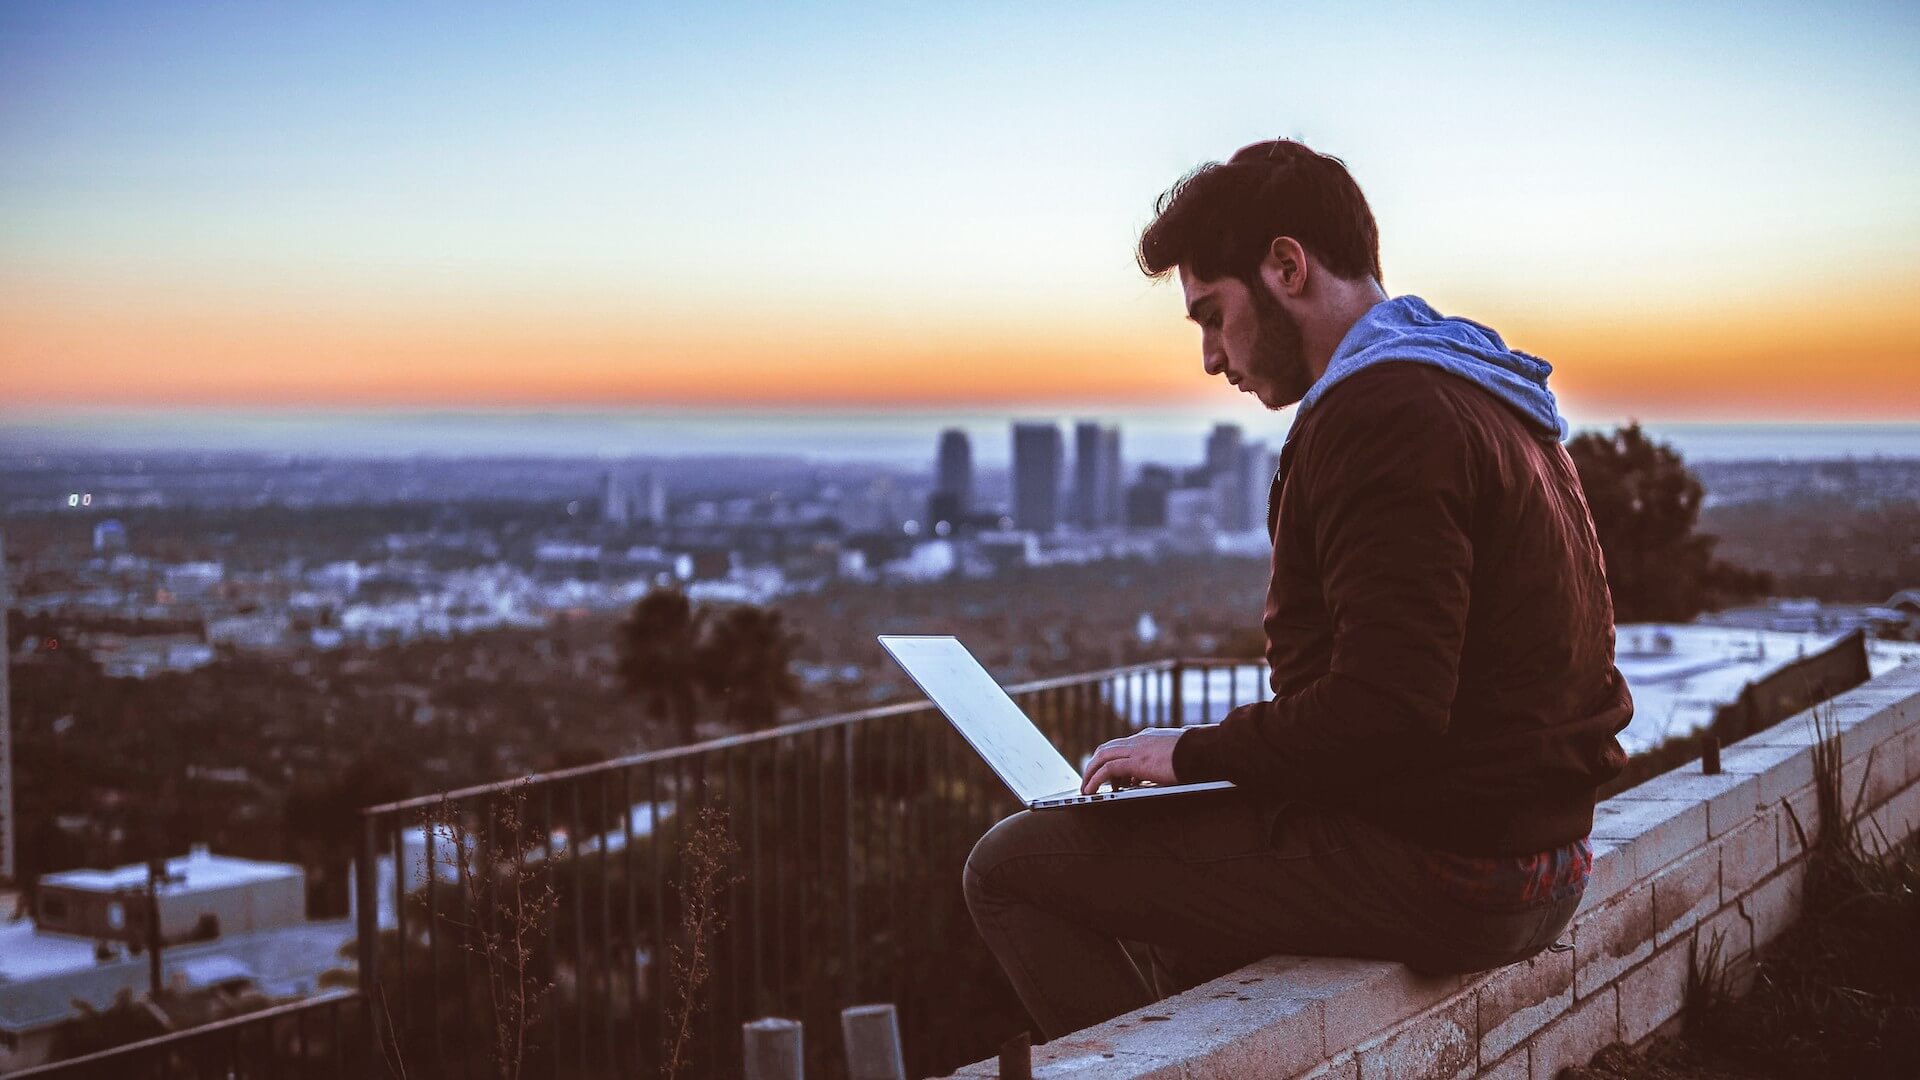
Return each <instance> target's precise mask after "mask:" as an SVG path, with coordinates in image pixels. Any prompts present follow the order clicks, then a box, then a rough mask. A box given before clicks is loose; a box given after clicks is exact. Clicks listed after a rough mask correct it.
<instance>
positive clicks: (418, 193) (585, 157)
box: [0, 3, 1920, 424]
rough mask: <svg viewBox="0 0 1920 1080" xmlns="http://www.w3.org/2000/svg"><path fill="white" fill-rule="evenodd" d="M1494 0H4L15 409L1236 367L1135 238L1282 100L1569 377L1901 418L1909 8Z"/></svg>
mask: <svg viewBox="0 0 1920 1080" xmlns="http://www.w3.org/2000/svg"><path fill="white" fill-rule="evenodd" d="M1490 14H1491V12H1490V11H1488V10H1485V9H1482V8H1480V7H1478V6H1475V5H1456V6H1455V7H1454V8H1453V10H1452V11H1451V12H1450V13H1449V15H1448V17H1446V18H1443V19H1432V20H1408V19H1403V18H1399V17H1397V16H1394V15H1392V14H1390V13H1385V12H1380V13H1347V12H1341V13H1338V14H1332V13H1327V12H1311V11H1307V12H1301V11H1291V10H1290V11H1286V12H1278V11H1272V10H1268V9H1261V8H1256V7H1253V6H1245V7H1233V6H1229V7H1227V8H1223V9H1221V10H1220V11H1219V12H1218V13H1217V18H1210V20H1209V25H1208V26H1207V28H1205V30H1204V32H1192V33H1182V32H1180V31H1181V30H1182V28H1183V24H1181V23H1179V22H1177V21H1175V20H1174V19H1172V18H1171V17H1170V15H1169V13H1167V12H1165V11H1164V10H1161V9H1157V8H1152V7H1147V6H1141V7H1138V8H1136V9H1132V10H1131V11H1123V12H1110V13H1106V14H1105V15H1104V16H1103V17H1101V18H1094V17H1092V16H1090V15H1086V14H1082V13H1080V12H1078V11H1076V10H1074V9H1070V8H1056V9H1050V10H1047V11H1041V12H1020V13H1012V12H1009V13H1004V14H975V15H971V16H967V17H964V18H961V17H956V16H954V15H953V14H952V13H946V14H944V15H942V16H940V17H939V19H938V21H936V20H935V17H933V16H930V15H918V14H913V13H907V12H894V11H888V10H885V9H881V10H875V11H869V12H855V11H850V10H834V11H819V12H815V11H805V12H788V13H781V14H754V15H752V16H748V15H746V14H743V13H742V12H740V11H735V10H727V9H716V10H709V11H703V12H701V13H699V14H698V15H678V14H676V15H673V16H671V18H669V16H668V15H667V14H666V13H656V12H647V11H626V10H623V9H618V8H614V7H612V6H609V7H607V8H605V9H602V10H598V11H594V12H591V13H589V14H586V15H582V16H579V17H577V18H576V19H575V20H573V21H568V22H561V21H556V20H548V19H534V18H532V17H530V16H523V15H516V14H514V13H512V12H494V13H490V14H488V15H485V16H476V17H475V18H472V19H468V20H461V21H459V22H458V23H453V24H448V23H443V22H442V21H441V20H439V19H438V18H437V17H435V16H433V15H431V14H429V13H421V12H399V11H389V10H386V9H383V8H373V7H355V6H351V5H340V6H329V7H326V8H321V9H309V10H306V11H300V12H292V11H274V12H267V11H263V10H252V9H245V8H222V7H210V8H202V9H193V10H190V11H182V10H176V9H169V8H163V7H161V6H159V5H149V4H137V3H135V4H123V5H117V6H110V7H106V8H92V7H89V8H84V9H82V8H74V7H69V6H65V5H52V4H34V3H28V4H17V5H9V6H8V7H7V9H6V10H5V11H4V12H0V256H4V259H0V266H4V269H0V365H4V366H5V367H6V368H7V370H8V372H9V381H10V395H9V406H8V407H7V409H6V412H5V413H4V414H0V423H6V424H11V423H15V422H18V421H20V420H22V419H28V418H31V417H32V416H33V415H36V414H38V413H40V412H44V411H46V410H50V409H71V408H83V407H96V406H103V405H116V406H138V407H145V408H161V409H182V408H186V407H201V408H206V407H220V408H265V409H269V410H279V409H286V410H291V409H297V408H313V407H320V406H329V407H338V408H349V409H350V408H367V407H384V406H399V405H404V406H416V407H450V408H474V407H491V406H499V407H508V408H548V407H556V408H557V407H574V406H606V407H636V406H654V407H663V408H665V407H683V408H706V409H715V410H740V409H849V408H854V409H866V410H871V411H876V412H885V411H891V410H896V409H900V408H905V407H913V408H922V409H948V410H958V409H969V410H988V409H1001V408H1012V407H1035V406H1043V407H1052V408H1056V409H1060V410H1068V411H1076V412H1087V411H1092V410H1095V409H1100V410H1110V409H1142V408H1148V407H1160V406H1172V407H1181V408H1210V409H1222V410H1224V408H1225V406H1222V405H1221V404H1219V402H1220V398H1221V396H1222V395H1223V393H1224V391H1222V390H1221V389H1220V388H1219V387H1217V386H1214V385H1211V384H1210V382H1209V380H1207V379H1206V378H1205V377H1204V376H1203V375H1202V374H1201V373H1200V370H1199V359H1198V355H1197V352H1198V350H1197V341H1196V339H1195V337H1194V335H1193V333H1192V330H1191V327H1189V326H1187V325H1186V324H1185V323H1183V322H1182V321H1181V319H1180V310H1179V294H1178V289H1177V287H1175V286H1171V285H1167V284H1161V285H1154V284H1150V283H1148V282H1147V281H1145V280H1144V279H1143V278H1141V277H1140V275H1139V274H1138V272H1137V270H1135V268H1134V267H1133V266H1132V264H1131V261H1130V253H1131V245H1132V243H1133V241H1134V239H1135V237H1136V236H1137V234H1138V229H1139V227H1140V226H1141V225H1142V224H1144V222H1145V220H1146V219H1147V217H1148V216H1149V214H1150V211H1151V205H1152V200H1153V198H1154V197H1155V196H1156V195H1157V194H1158V193H1159V192H1160V191H1161V190H1163V189H1164V188H1165V187H1166V186H1167V185H1168V184H1169V183H1171V182H1172V181H1173V180H1174V179H1175V178H1176V177H1178V176H1179V175H1180V174H1181V173H1182V172H1184V171H1185V170H1187V169H1189V168H1191V167H1193V166H1194V165H1197V164H1199V163H1200V162H1202V161H1205V160H1209V159H1219V158H1222V157H1224V156H1226V155H1227V154H1230V153H1231V152H1232V150H1233V149H1234V148H1235V147H1237V146H1239V145H1241V144H1244V143H1246V142H1250V141H1254V140H1256V139H1259V138H1263V137H1270V136H1272V135H1275V134H1282V135H1293V136H1299V137H1303V138H1305V139H1306V140H1307V141H1308V142H1309V143H1310V144H1312V145H1314V146H1316V147H1317V148H1320V149H1324V150H1326V151H1329V152H1332V153H1335V154H1339V155H1341V156H1343V157H1344V158H1345V159H1346V160H1347V161H1348V163H1349V164H1350V165H1351V166H1352V167H1353V169H1354V172H1355V174H1356V176H1357V177H1358V179H1359V180H1360V182H1361V184H1362V186H1363V188H1365V190H1366V191H1367V193H1368V196H1369V198H1370V199H1371V201H1372V203H1373V205H1374V209H1375V212H1376V214H1377V215H1378V217H1379V219H1380V222H1381V235H1382V248H1383V250H1382V254H1383V260H1384V264H1385V268H1386V276H1387V281H1386V284H1387V287H1388V290H1389V291H1390V292H1392V293H1396V294H1397V293H1401V292H1414V293H1418V294H1420V295H1422V296H1425V297H1426V298H1427V299H1429V300H1430V301H1432V302H1433V303H1434V304H1435V305H1436V306H1437V307H1439V308H1440V309H1441V310H1443V311H1447V312H1449V313H1458V314H1463V315H1466V316H1469V317H1472V318H1475V319H1478V320H1480V321H1482V322H1486V323H1488V324H1490V325H1492V326H1494V327H1496V328H1497V329H1499V330H1500V331H1501V332H1502V333H1503V334H1504V335H1505V336H1506V337H1507V339H1508V340H1509V341H1510V342H1512V343H1513V344H1514V345H1516V346H1517V347H1519V348H1523V349H1526V350H1528V351H1531V352H1535V353H1537V354H1539V355H1542V356H1544V357H1546V358H1547V359H1548V360H1550V361H1552V362H1553V363H1554V364H1555V365H1556V366H1557V369H1558V370H1557V372H1556V374H1555V376H1554V385H1555V389H1556V390H1557V391H1558V392H1559V394H1560V396H1561V399H1562V401H1563V402H1564V403H1565V404H1566V407H1567V410H1568V411H1569V413H1570V414H1574V415H1583V416H1587V417H1591V418H1593V420H1594V421H1595V422H1610V421H1616V420H1621V419H1626V418H1628V417H1639V418H1642V419H1647V420H1655V421H1665V422H1673V421H1680V420H1715V419H1719V420H1756V419H1805V420H1889V421H1890V420H1906V421H1911V420H1914V419H1920V353H1916V352H1915V349H1916V346H1914V345H1913V342H1914V341H1916V340H1920V311H1916V309H1915V308H1914V305H1912V304H1911V303H1910V302H1909V301H1910V297H1911V296H1912V295H1913V294H1914V292H1915V291H1916V286H1920V257H1917V256H1916V255H1915V254H1914V252H1915V251H1916V250H1920V245H1916V244H1915V242H1914V241H1915V240H1916V239H1920V211H1917V210H1916V208H1915V205H1914V204H1913V202H1912V200H1911V199H1910V198H1909V197H1908V196H1907V192H1908V191H1910V189H1911V187H1912V182H1913V180H1914V178H1915V177H1916V175H1920V148H1917V147H1916V144H1914V142H1913V141H1912V140H1903V139H1897V138H1889V137H1888V133H1889V132H1890V131H1898V130H1903V129H1905V128H1906V127H1908V126H1910V123H1911V121H1910V119H1909V118H1910V117H1911V116H1912V115H1913V112H1914V106H1915V105H1916V104H1920V76H1916V75H1915V74H1913V71H1912V67H1911V65H1910V64H1907V63H1905V62H1904V57H1905V56H1906V55H1907V54H1909V53H1910V52H1911V49H1912V46H1913V44H1914V43H1915V41H1916V36H1917V35H1920V15H1917V14H1916V13H1915V11H1914V10H1913V9H1911V8H1910V7H1907V6H1901V5H1891V4H1854V5H1849V6H1848V7H1846V8H1844V9H1839V10H1823V11H1812V10H1807V9H1800V8H1789V7H1776V8H1759V9H1753V10H1750V11H1747V12H1743V13H1742V14H1741V16H1740V18H1739V20H1738V21H1737V22H1734V21H1732V20H1731V19H1730V18H1729V17H1727V16H1724V15H1717V14H1715V13H1713V12H1708V11H1694V10H1686V11H1669V10H1663V9H1658V8H1653V7H1629V8H1622V9H1610V10H1609V11H1608V12H1606V13H1604V14H1600V13H1596V14H1592V15H1586V14H1582V13H1564V12H1554V13H1517V12H1512V11H1504V12H1501V13H1500V16H1499V18H1498V19H1497V20H1495V19H1493V18H1490V17H1489V16H1490ZM1462 50H1468V51H1469V54H1470V55H1472V56H1476V57H1483V58H1485V63H1483V64H1471V63H1469V64H1462V63H1460V62H1459V60H1458V57H1459V55H1460V54H1461V51H1462ZM982 56H991V57H993V58H994V59H993V60H992V62H991V63H985V62H983V61H982V60H981V59H980V57H982ZM1489 68H1496V69H1498V70H1499V71H1500V72H1501V77H1500V78H1488V77H1487V74H1488V69H1489ZM1787 69H1791V70H1793V71H1795V72H1797V73H1798V75H1797V77H1796V78H1794V79H1793V80H1782V79H1781V78H1780V77H1779V72H1780V71H1781V70H1787ZM1902 71H1906V72H1908V74H1906V75H1901V74H1899V73H1900V72H1902ZM1279 72H1284V75H1283V76H1282V75H1278V74H1276V73H1279ZM1202 73H1204V74H1205V75H1206V77H1205V78H1200V77H1199V76H1200V75H1201V74H1202ZM349 74H350V75H351V77H348V75H349ZM1521 85H1524V86H1526V87H1527V91H1526V93H1524V94H1516V93H1515V92H1514V87H1516V86H1521ZM1411 101H1418V102H1419V103H1420V108H1419V109H1417V110H1416V109H1410V108H1409V107H1408V102H1411ZM848 117H851V118H856V119H855V121H854V122H843V120H842V118H848ZM829 121H831V122H829ZM1805 132H1818V133H1819V134H1818V138H1817V140H1814V141H1810V142H1808V143H1807V144H1806V145H1805V146H1800V145H1798V142H1799V140H1802V139H1810V138H1811V137H1810V136H1805V135H1803V134H1801V133H1805ZM1063 133H1070V134H1063ZM1238 415H1240V414H1236V416H1238ZM1242 418H1244V417H1242Z"/></svg>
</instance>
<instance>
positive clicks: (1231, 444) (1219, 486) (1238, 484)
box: [1207, 424, 1267, 532]
mask: <svg viewBox="0 0 1920 1080" xmlns="http://www.w3.org/2000/svg"><path fill="white" fill-rule="evenodd" d="M1266 451H1267V448H1266V444H1265V443H1247V442H1243V441H1242V440H1241V431H1240V428H1239V426H1238V425H1236V424H1216V425H1214V428H1213V434H1211V435H1209V436H1207V474H1208V486H1209V487H1211V488H1212V489H1213V499H1214V504H1215V506H1214V515H1213V516H1214V523H1215V524H1216V525H1218V526H1219V527H1220V529H1221V530H1223V531H1225V532H1243V531H1245V530H1247V529H1252V528H1257V527H1258V526H1259V524H1260V521H1259V518H1260V514H1259V513H1256V512H1255V510H1254V509H1253V506H1254V502H1255V498H1256V496H1257V497H1258V499H1259V502H1260V504H1261V505H1262V506H1264V505H1265V502H1266V489H1265V488H1264V487H1262V486H1261V485H1260V483H1259V481H1258V479H1257V478H1256V477H1255V473H1257V472H1259V471H1260V470H1261V469H1262V468H1263V467H1264V462H1265V461H1266Z"/></svg>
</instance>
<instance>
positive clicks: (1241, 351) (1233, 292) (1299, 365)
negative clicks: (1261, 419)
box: [1180, 265, 1313, 409]
mask: <svg viewBox="0 0 1920 1080" xmlns="http://www.w3.org/2000/svg"><path fill="white" fill-rule="evenodd" d="M1180 287H1181V289H1182V290H1184V291H1185V292H1186V295H1187V317H1188V318H1189V319H1192V320H1193V321H1194V323H1196V324H1197V325H1198V326H1199V327H1200V359H1201V363H1202V366H1204V367H1205V368H1206V372H1207V374H1209V375H1224V376H1225V377H1226V379H1227V381H1228V382H1229V383H1231V384H1233V386H1234V387H1235V388H1236V389H1238V390H1239V391H1240V392H1242V393H1246V394H1252V395H1253V396H1254V397H1256V398H1259V399H1260V403H1261V404H1263V405H1265V406H1266V407H1267V408H1269V409H1284V408H1286V407H1287V406H1289V405H1291V404H1293V403H1294V402H1296V401H1299V400H1300V399H1301V398H1303V397H1305V396H1306V393H1307V388H1308V387H1310V386H1312V385H1313V376H1312V374H1311V373H1310V372H1309V371H1308V368H1307V357H1306V347H1305V345H1304V343H1303V342H1302V340H1301V335H1300V324H1299V323H1298V322H1297V321H1295V319H1294V317H1293V316H1292V315H1291V314H1289V313H1288V312H1287V309H1286V308H1285V307H1283V306H1281V304H1280V301H1279V300H1278V299H1276V298H1275V297H1274V296H1273V294H1272V293H1270V292H1268V291H1267V289H1266V287H1265V286H1264V285H1261V284H1259V283H1258V282H1256V283H1255V284H1254V285H1252V286H1251V287H1250V286H1248V284H1247V283H1246V282H1244V281H1241V280H1240V279H1239V278H1236V277H1232V276H1226V277H1222V278H1220V279H1218V280H1216V281H1201V280H1200V279H1199V278H1198V277H1195V276H1194V275H1193V273H1192V272H1191V271H1189V270H1188V269H1187V267H1185V266H1184V265H1183V266H1181V267H1180Z"/></svg>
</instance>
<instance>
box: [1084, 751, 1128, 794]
mask: <svg viewBox="0 0 1920 1080" xmlns="http://www.w3.org/2000/svg"><path fill="white" fill-rule="evenodd" d="M1126 765H1127V759H1125V758H1122V757H1115V758H1113V759H1111V760H1109V761H1107V762H1105V763H1103V764H1102V765H1101V766H1100V767H1099V768H1098V769H1095V770H1094V771H1093V775H1091V776H1089V777H1087V782H1086V783H1084V784H1081V785H1080V794H1082V795H1091V794H1093V793H1094V792H1096V791H1099V790H1100V785H1101V784H1102V783H1110V784H1112V785H1113V786H1114V787H1115V788H1118V787H1119V786H1120V781H1122V780H1124V779H1126V778H1127V777H1129V776H1131V775H1132V774H1131V773H1130V772H1129V771H1128V770H1127V767H1126Z"/></svg>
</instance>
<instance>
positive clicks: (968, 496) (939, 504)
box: [927, 428, 974, 536]
mask: <svg viewBox="0 0 1920 1080" xmlns="http://www.w3.org/2000/svg"><path fill="white" fill-rule="evenodd" d="M933 473H934V480H933V494H931V495H929V496H927V521H928V523H929V525H930V527H931V529H932V531H933V532H934V534H935V535H937V536H945V535H947V534H948V533H950V532H952V531H953V530H955V529H957V528H959V527H960V526H961V525H964V524H966V522H967V520H968V518H970V517H971V516H972V514H973V511H974V505H973V443H972V441H971V440H969V439H968V438H967V433H966V432H964V431H961V430H960V429H959V428H949V429H947V430H946V431H943V432H941V433H940V448H939V453H938V456H937V457H936V458H935V461H934V470H933ZM942 526H944V528H942Z"/></svg>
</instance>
